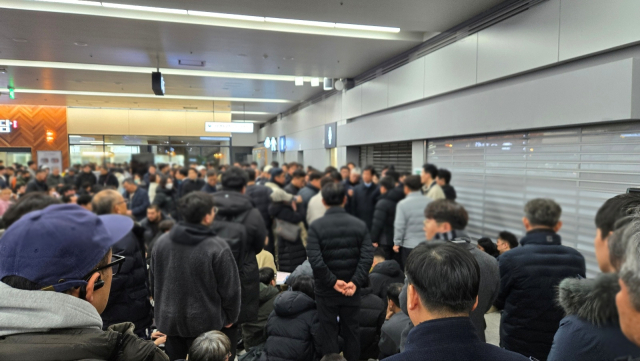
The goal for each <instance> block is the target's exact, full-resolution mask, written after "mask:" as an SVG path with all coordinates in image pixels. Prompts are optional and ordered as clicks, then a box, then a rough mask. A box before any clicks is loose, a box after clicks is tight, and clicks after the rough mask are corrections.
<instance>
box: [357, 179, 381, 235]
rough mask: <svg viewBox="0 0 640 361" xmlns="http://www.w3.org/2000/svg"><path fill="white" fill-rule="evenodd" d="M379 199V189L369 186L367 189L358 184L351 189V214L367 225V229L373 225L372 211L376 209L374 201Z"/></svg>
mask: <svg viewBox="0 0 640 361" xmlns="http://www.w3.org/2000/svg"><path fill="white" fill-rule="evenodd" d="M379 197H380V188H378V186H377V185H375V184H373V183H372V184H371V185H370V186H369V187H367V186H365V185H364V183H360V184H358V185H357V186H355V188H353V198H351V214H352V215H354V216H356V217H358V218H359V219H360V220H361V221H363V222H364V223H366V224H367V229H371V225H372V223H373V211H374V210H375V208H376V201H377V200H378V198H379Z"/></svg>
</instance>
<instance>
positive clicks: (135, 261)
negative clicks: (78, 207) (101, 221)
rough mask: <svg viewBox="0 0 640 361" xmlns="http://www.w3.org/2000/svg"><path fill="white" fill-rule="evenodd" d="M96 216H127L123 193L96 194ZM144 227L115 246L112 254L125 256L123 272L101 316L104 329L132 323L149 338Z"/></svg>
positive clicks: (149, 309)
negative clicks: (123, 323) (114, 325)
mask: <svg viewBox="0 0 640 361" xmlns="http://www.w3.org/2000/svg"><path fill="white" fill-rule="evenodd" d="M91 206H92V209H93V211H94V212H95V213H96V214H97V215H103V214H121V215H126V214H127V204H126V203H125V201H124V198H123V197H122V195H121V194H120V193H118V192H117V191H115V190H112V189H107V190H103V191H101V192H99V193H97V194H96V195H95V196H94V197H93V201H92V202H91ZM143 237H144V228H142V227H140V226H139V225H134V227H133V230H132V231H131V232H129V233H128V234H127V235H126V236H125V237H124V238H122V239H121V240H120V241H118V243H116V244H115V245H114V246H113V247H112V250H113V254H116V255H119V256H124V257H125V262H124V263H123V264H122V268H121V269H120V273H118V274H117V275H115V276H113V281H112V283H111V293H110V294H109V303H107V308H105V310H104V312H103V313H102V314H101V315H100V316H102V321H103V328H104V329H107V327H109V326H110V325H113V324H117V323H121V322H133V324H134V325H135V331H134V332H135V334H136V335H138V336H140V337H143V338H147V337H149V336H150V333H149V328H150V327H151V324H152V321H153V312H152V310H151V303H150V302H149V284H148V281H147V280H148V279H149V278H148V275H147V263H146V262H145V257H144V253H143V252H144V240H143Z"/></svg>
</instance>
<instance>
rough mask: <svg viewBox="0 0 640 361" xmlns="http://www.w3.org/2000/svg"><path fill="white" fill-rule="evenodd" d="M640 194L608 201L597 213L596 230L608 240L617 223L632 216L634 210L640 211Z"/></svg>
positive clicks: (618, 196)
mask: <svg viewBox="0 0 640 361" xmlns="http://www.w3.org/2000/svg"><path fill="white" fill-rule="evenodd" d="M639 207H640V193H625V194H619V195H617V196H615V197H613V198H610V199H608V200H607V201H606V202H604V204H603V205H602V206H601V207H600V209H598V213H596V219H595V222H596V228H598V229H600V233H601V234H602V238H603V239H606V238H607V237H608V236H609V233H610V232H612V231H613V230H614V229H615V227H614V226H615V223H616V222H617V221H618V220H619V219H622V218H624V217H626V216H629V215H632V214H633V212H634V210H640V208H639Z"/></svg>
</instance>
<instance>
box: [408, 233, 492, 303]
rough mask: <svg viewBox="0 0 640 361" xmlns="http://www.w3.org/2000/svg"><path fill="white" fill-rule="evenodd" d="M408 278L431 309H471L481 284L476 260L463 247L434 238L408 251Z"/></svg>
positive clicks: (423, 301)
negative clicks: (434, 239)
mask: <svg viewBox="0 0 640 361" xmlns="http://www.w3.org/2000/svg"><path fill="white" fill-rule="evenodd" d="M405 270H406V274H407V279H408V281H409V283H410V284H412V285H413V287H414V288H415V289H416V291H417V292H418V295H419V296H420V300H421V301H422V303H423V304H424V306H425V308H427V309H428V310H429V312H431V313H444V314H460V313H465V314H466V313H470V312H471V310H472V309H473V305H474V304H475V302H476V297H477V296H478V289H479V287H480V267H479V266H478V262H477V261H476V260H475V258H474V257H473V256H472V255H471V252H469V251H467V250H466V249H465V248H464V247H462V246H460V245H458V244H455V243H451V242H441V241H433V242H427V243H422V244H420V245H418V246H417V247H416V248H414V249H413V251H411V254H409V258H407V264H406V267H405Z"/></svg>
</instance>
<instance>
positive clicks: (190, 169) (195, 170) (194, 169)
mask: <svg viewBox="0 0 640 361" xmlns="http://www.w3.org/2000/svg"><path fill="white" fill-rule="evenodd" d="M191 171H194V172H195V173H196V174H197V175H199V174H200V172H198V170H197V169H196V168H188V169H187V175H189V172H191Z"/></svg>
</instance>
